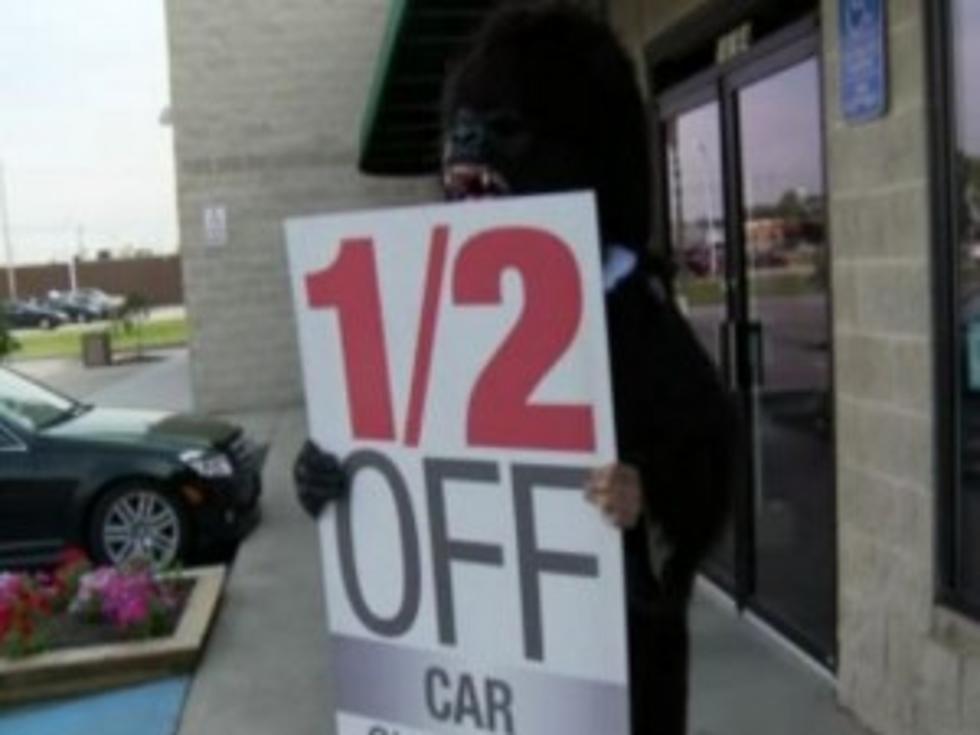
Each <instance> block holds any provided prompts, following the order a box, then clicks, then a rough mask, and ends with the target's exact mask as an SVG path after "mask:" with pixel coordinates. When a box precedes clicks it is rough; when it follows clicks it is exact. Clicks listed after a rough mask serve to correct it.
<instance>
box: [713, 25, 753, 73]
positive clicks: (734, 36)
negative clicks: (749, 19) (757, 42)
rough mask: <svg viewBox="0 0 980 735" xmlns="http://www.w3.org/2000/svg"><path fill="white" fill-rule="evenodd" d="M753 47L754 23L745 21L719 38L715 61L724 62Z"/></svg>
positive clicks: (716, 45)
mask: <svg viewBox="0 0 980 735" xmlns="http://www.w3.org/2000/svg"><path fill="white" fill-rule="evenodd" d="M750 48H752V24H751V23H743V24H742V25H740V26H738V27H737V28H735V29H734V30H731V31H729V32H728V33H726V34H725V35H724V36H722V37H721V38H719V39H718V43H717V44H715V61H716V62H717V63H718V64H724V63H726V62H728V61H731V60H732V59H734V58H736V57H737V56H741V55H742V54H744V53H745V52H746V51H748V50H749V49H750Z"/></svg>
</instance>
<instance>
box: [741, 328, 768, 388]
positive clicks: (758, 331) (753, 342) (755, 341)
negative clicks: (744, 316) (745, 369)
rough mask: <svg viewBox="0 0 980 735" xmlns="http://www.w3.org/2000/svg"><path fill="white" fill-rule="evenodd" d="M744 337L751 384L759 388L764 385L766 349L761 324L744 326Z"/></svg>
mask: <svg viewBox="0 0 980 735" xmlns="http://www.w3.org/2000/svg"><path fill="white" fill-rule="evenodd" d="M746 337H747V340H746V341H747V342H748V350H749V360H750V361H751V365H752V383H753V385H756V386H759V387H761V386H763V385H765V383H766V347H765V334H764V331H763V325H762V322H759V321H751V322H749V323H748V324H747V325H746Z"/></svg>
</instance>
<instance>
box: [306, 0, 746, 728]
mask: <svg viewBox="0 0 980 735" xmlns="http://www.w3.org/2000/svg"><path fill="white" fill-rule="evenodd" d="M443 123H444V125H443V128H444V135H443V144H444V145H443V165H442V178H443V188H444V190H445V193H446V196H447V198H449V199H468V198H474V197H485V196H507V195H520V194H531V193H543V192H560V191H574V190H583V189H591V190H593V191H594V192H595V195H596V199H597V202H598V212H599V220H600V222H599V224H600V235H601V242H602V260H603V264H604V281H605V288H606V309H607V321H608V338H609V351H610V360H611V370H612V373H611V374H612V387H613V407H614V415H615V424H616V435H617V443H618V447H617V449H618V457H619V462H618V463H617V464H615V465H613V466H610V467H603V468H599V469H597V470H596V471H595V472H594V473H593V477H592V479H591V481H590V482H589V485H588V487H587V488H586V492H587V496H588V498H589V499H590V500H591V501H592V502H593V503H595V504H596V505H597V506H598V507H599V509H600V510H601V511H602V512H603V513H604V514H605V515H606V516H607V517H608V518H609V519H610V521H612V522H613V523H614V524H615V525H617V526H618V527H620V528H622V529H623V536H624V545H625V564H626V571H625V573H626V589H627V597H628V599H627V612H628V637H629V658H630V686H631V691H632V697H631V717H632V722H633V733H634V735H683V733H684V732H685V729H686V713H687V688H688V661H689V640H688V624H687V608H688V603H689V600H690V596H691V591H692V586H693V580H694V577H695V574H696V570H697V567H698V565H699V564H700V562H701V561H702V560H703V559H704V557H705V555H706V554H707V553H708V551H709V549H710V547H711V545H712V543H713V542H714V540H715V539H716V537H717V535H718V534H719V532H720V530H721V528H722V526H723V524H724V519H725V517H726V514H727V511H728V506H729V487H730V485H731V480H732V476H733V469H732V461H733V457H734V445H735V437H736V425H737V421H736V418H735V416H734V412H733V410H732V407H731V405H730V403H729V400H728V397H727V395H726V393H725V391H724V389H723V388H722V386H721V384H720V382H719V380H718V377H717V375H716V373H715V370H714V368H713V366H712V364H711V362H710V360H709V359H708V357H707V356H706V355H705V353H704V352H703V350H702V349H701V348H700V346H699V344H698V342H697V340H696V338H695V337H694V335H693V332H692V330H691V329H690V327H689V326H688V325H687V323H686V322H685V320H684V319H683V317H682V316H681V315H680V314H679V312H678V311H677V310H676V308H675V307H674V305H673V304H672V302H671V300H670V299H669V297H668V289H667V287H666V283H665V280H666V278H667V276H666V269H665V268H662V267H658V265H657V261H656V260H655V259H654V258H653V257H651V255H650V253H649V250H648V239H649V234H650V233H649V220H650V212H649V206H650V205H649V202H650V198H651V195H650V166H649V156H648V140H647V127H646V125H647V124H646V117H645V114H644V108H643V101H642V97H641V95H640V92H639V89H638V85H637V82H636V79H635V76H634V73H633V68H632V64H631V62H630V60H629V58H628V56H627V55H626V53H625V52H624V51H623V49H622V47H621V46H620V45H619V43H618V41H617V40H616V38H615V36H614V35H613V33H612V32H611V30H610V29H609V28H608V27H607V26H606V25H604V24H602V23H601V22H599V21H597V20H595V19H593V18H592V17H591V16H590V15H587V14H586V13H584V12H583V11H578V10H574V9H572V8H568V7H564V6H560V5H548V6H540V5H539V6H528V7H513V6H511V7H509V8H507V9H504V10H502V11H500V12H498V13H497V14H496V15H494V16H493V17H492V18H491V19H490V20H489V22H488V23H487V24H486V26H485V27H484V28H483V30H482V31H481V32H480V33H479V34H478V35H477V37H476V38H475V39H474V41H473V43H472V44H471V46H470V47H469V50H468V52H467V53H466V54H465V56H464V57H463V58H462V60H461V62H460V63H459V64H458V66H457V68H456V69H455V71H454V72H453V73H452V74H451V75H450V77H449V79H448V81H447V84H446V87H445V94H444V100H443ZM295 475H296V484H297V490H298V494H299V499H300V502H301V503H302V504H303V506H304V507H305V508H306V509H307V510H308V512H309V513H310V514H311V515H313V516H314V517H316V516H317V515H318V514H319V513H320V511H321V509H322V507H323V506H324V504H325V503H326V502H328V501H329V500H332V499H336V498H340V497H342V496H343V495H344V493H345V492H346V480H345V477H344V474H343V471H342V470H341V468H340V465H339V463H338V461H337V458H335V457H333V456H332V455H330V454H328V453H325V452H323V451H322V450H320V449H319V448H318V447H316V446H315V445H313V444H312V443H309V442H308V443H307V444H306V446H304V448H303V450H302V451H301V453H300V455H299V457H298V458H297V462H296V467H295ZM596 634H597V635H602V631H597V633H596ZM540 735H551V734H550V733H542V734H540Z"/></svg>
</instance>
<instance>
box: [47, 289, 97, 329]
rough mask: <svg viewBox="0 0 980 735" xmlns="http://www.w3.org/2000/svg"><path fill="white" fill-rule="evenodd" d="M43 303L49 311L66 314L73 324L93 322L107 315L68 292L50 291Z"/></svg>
mask: <svg viewBox="0 0 980 735" xmlns="http://www.w3.org/2000/svg"><path fill="white" fill-rule="evenodd" d="M44 303H45V305H46V306H47V307H48V308H49V309H53V310H55V311H60V312H62V313H63V314H66V315H67V316H68V318H69V319H71V320H72V321H73V322H94V321H97V320H99V319H105V318H106V315H107V312H106V310H105V309H103V308H100V307H98V306H96V305H94V304H91V303H89V301H87V300H86V299H84V298H80V297H78V296H77V295H75V294H73V293H72V292H69V291H52V292H51V293H50V294H48V298H47V299H45V302H44Z"/></svg>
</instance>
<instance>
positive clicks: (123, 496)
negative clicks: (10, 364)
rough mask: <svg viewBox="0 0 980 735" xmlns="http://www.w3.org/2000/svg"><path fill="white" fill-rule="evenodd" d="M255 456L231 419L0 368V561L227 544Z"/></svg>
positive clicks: (103, 557) (244, 505)
mask: <svg viewBox="0 0 980 735" xmlns="http://www.w3.org/2000/svg"><path fill="white" fill-rule="evenodd" d="M265 454H266V449H265V448H264V447H261V446H259V445H257V444H256V443H255V442H254V441H252V440H251V439H250V438H249V437H247V436H246V435H245V433H244V432H243V431H242V429H241V428H240V427H238V426H235V425H234V424H230V423H226V422H223V421H216V420H213V419H210V418H206V417H203V416H198V415H193V414H165V413H155V412H146V411H129V410H116V409H111V410H110V409H102V408H97V407H95V406H92V405H89V404H86V403H82V402H79V401H76V400H74V399H72V398H69V397H67V396H64V395H62V394H60V393H58V392H57V391H54V390H52V389H50V388H48V387H46V386H43V385H41V384H40V383H37V382H35V381H32V380H29V379H27V378H25V377H23V376H22V375H20V374H18V373H16V372H14V371H11V370H8V369H5V368H0V568H14V567H29V566H43V565H48V564H51V563H54V562H56V560H57V559H58V557H59V555H60V554H61V553H62V552H63V551H64V549H65V548H67V547H81V548H84V549H85V550H86V551H87V552H88V554H89V555H90V556H91V557H92V558H93V559H95V560H97V561H98V562H103V563H113V564H119V563H122V562H125V561H127V560H129V559H134V558H141V559H145V560H148V561H150V562H152V563H153V564H154V566H156V567H166V566H169V565H172V564H174V563H189V562H193V561H194V560H195V559H197V558H198V557H199V556H200V555H201V554H202V553H210V551H212V550H214V549H215V548H226V547H227V546H228V545H230V544H233V543H235V542H237V541H238V540H240V539H241V538H243V537H244V536H245V535H246V534H247V533H248V532H249V531H250V530H251V529H252V528H253V527H254V526H255V524H256V523H257V522H258V518H259V497H260V495H261V470H262V465H263V463H264V461H265Z"/></svg>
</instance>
